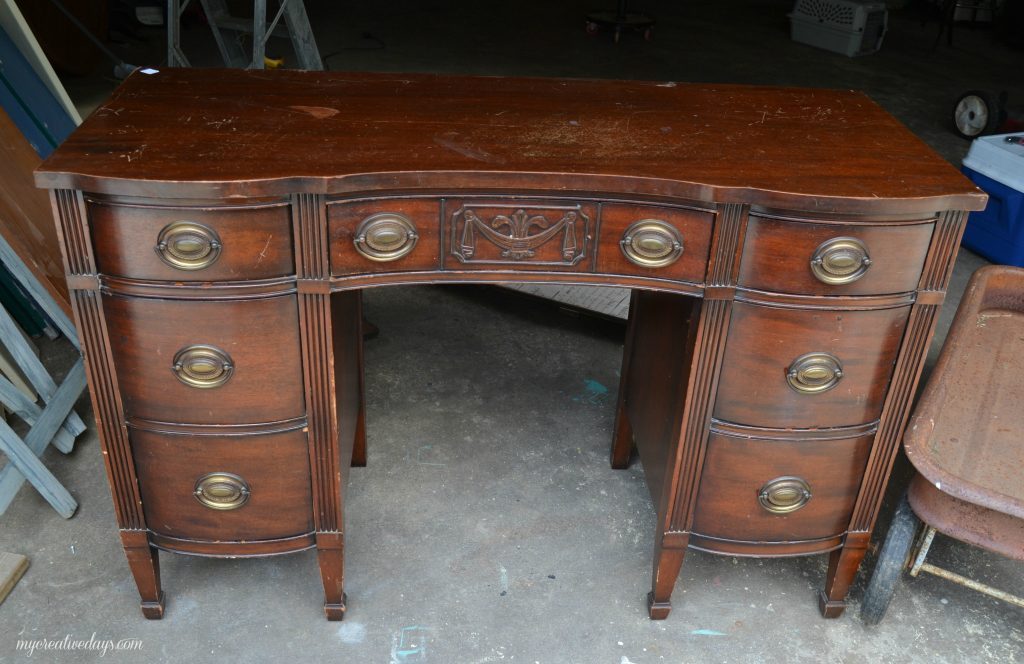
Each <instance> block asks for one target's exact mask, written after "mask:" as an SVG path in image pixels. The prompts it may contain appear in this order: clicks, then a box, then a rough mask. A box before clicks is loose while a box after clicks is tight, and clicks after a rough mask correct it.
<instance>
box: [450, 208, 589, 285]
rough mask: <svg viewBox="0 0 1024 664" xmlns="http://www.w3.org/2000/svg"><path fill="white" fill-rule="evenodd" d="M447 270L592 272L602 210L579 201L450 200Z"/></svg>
mask: <svg viewBox="0 0 1024 664" xmlns="http://www.w3.org/2000/svg"><path fill="white" fill-rule="evenodd" d="M445 210H446V217H447V218H446V219H445V221H444V223H445V233H446V238H447V241H446V246H445V251H446V254H445V259H444V262H445V268H446V269H451V270H459V269H488V270H494V269H502V268H506V269H515V270H534V269H536V270H545V271H558V272H565V271H569V272H589V271H590V269H591V267H592V266H593V252H594V226H595V220H596V219H597V205H596V204H595V203H591V202H577V201H573V200H568V199H567V200H561V201H538V200H526V199H523V200H517V199H506V200H495V199H462V200H458V199H456V200H449V201H448V202H447V204H446V206H445Z"/></svg>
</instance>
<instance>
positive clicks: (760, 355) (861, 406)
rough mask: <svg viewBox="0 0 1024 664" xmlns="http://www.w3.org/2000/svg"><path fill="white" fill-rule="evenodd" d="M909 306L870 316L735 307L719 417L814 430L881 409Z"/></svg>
mask: <svg viewBox="0 0 1024 664" xmlns="http://www.w3.org/2000/svg"><path fill="white" fill-rule="evenodd" d="M909 313H910V306H909V305H906V306H900V307H895V308H892V309H876V310H868V311H837V310H829V309H789V308H780V307H770V306H763V305H757V304H751V303H747V302H737V303H736V304H735V305H733V314H732V320H731V322H730V324H729V333H728V335H727V337H726V346H725V359H724V361H723V363H722V373H721V376H720V378H719V393H718V397H717V399H716V402H715V412H714V416H715V417H716V418H718V419H720V420H725V421H727V422H733V423H736V424H743V425H750V426H762V427H772V428H779V429H787V428H796V429H810V428H819V427H839V426H852V425H857V424H865V423H867V422H871V421H874V420H875V419H877V418H878V416H879V415H880V413H881V412H882V402H883V401H884V399H885V394H886V391H887V390H888V385H889V379H890V376H891V375H892V371H893V366H894V364H895V362H896V355H897V353H898V351H899V347H900V341H901V339H902V337H903V329H904V327H905V326H906V322H907V316H908V315H909Z"/></svg>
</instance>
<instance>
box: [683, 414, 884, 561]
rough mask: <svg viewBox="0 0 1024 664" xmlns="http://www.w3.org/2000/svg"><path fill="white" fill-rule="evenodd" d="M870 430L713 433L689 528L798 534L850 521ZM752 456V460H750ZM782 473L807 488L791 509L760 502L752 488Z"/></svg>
mask: <svg viewBox="0 0 1024 664" xmlns="http://www.w3.org/2000/svg"><path fill="white" fill-rule="evenodd" d="M873 438H874V436H873V434H868V435H864V436H860V437H857V438H846V439H838V440H803V441H792V440H790V441H785V440H765V439H756V438H737V437H732V436H725V435H722V434H720V433H712V434H711V438H710V440H709V441H708V451H707V455H706V456H705V458H704V470H703V473H702V474H701V481H700V491H699V492H698V493H697V511H696V516H695V517H694V520H693V532H694V533H695V534H699V535H705V536H709V537H717V538H722V539H731V540H748V541H751V542H765V541H776V542H784V541H797V540H811V539H823V538H826V537H830V536H834V535H839V534H842V533H844V532H845V531H846V527H847V525H849V522H850V514H851V513H852V512H853V503H854V500H855V499H856V496H857V488H858V487H859V486H860V481H861V475H862V474H863V473H864V464H865V463H866V462H867V458H868V452H869V451H870V449H871V441H872V439H873ZM751 459H758V463H757V464H752V463H750V460H751ZM783 476H793V477H799V478H801V479H803V480H805V481H806V482H807V484H808V485H809V486H810V488H811V493H812V497H811V499H810V500H809V501H808V502H807V504H806V505H805V506H803V507H802V508H800V509H799V510H797V511H795V512H792V513H790V514H772V513H771V512H768V511H766V510H765V509H764V508H763V507H761V505H760V503H758V500H757V494H758V491H759V490H760V489H761V487H762V486H764V485H765V484H766V483H767V482H769V481H771V480H773V479H775V478H778V477H783Z"/></svg>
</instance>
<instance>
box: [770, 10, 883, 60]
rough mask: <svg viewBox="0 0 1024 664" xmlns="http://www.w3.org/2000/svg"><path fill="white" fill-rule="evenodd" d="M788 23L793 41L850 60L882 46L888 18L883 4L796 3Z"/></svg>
mask: <svg viewBox="0 0 1024 664" xmlns="http://www.w3.org/2000/svg"><path fill="white" fill-rule="evenodd" d="M789 21H790V28H791V34H792V38H793V41H795V42H800V43H801V44H809V45H811V46H817V47H818V48H823V49H825V50H828V51H833V52H835V53H842V54H844V55H847V56H850V57H852V56H855V55H867V54H868V53H874V52H875V51H877V50H878V49H880V48H881V47H882V38H883V37H884V36H885V30H886V27H887V26H888V21H889V15H888V12H886V9H885V3H884V2H876V1H865V2H858V1H857V0H797V2H796V5H795V6H794V7H793V12H792V13H791V14H790V15H789Z"/></svg>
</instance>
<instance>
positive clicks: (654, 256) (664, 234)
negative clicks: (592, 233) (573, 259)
mask: <svg viewBox="0 0 1024 664" xmlns="http://www.w3.org/2000/svg"><path fill="white" fill-rule="evenodd" d="M714 218H715V215H714V214H713V213H712V212H709V211H706V210H691V209H687V208H673V207H665V206H654V205H637V204H628V203H605V204H603V205H601V234H600V242H599V246H598V253H597V271H598V272H601V273H604V274H625V275H638V276H643V277H654V278H659V279H673V280H677V281H689V282H693V283H701V282H703V281H704V273H705V271H706V270H707V264H708V252H709V250H710V245H711V229H712V226H713V224H714ZM675 244H678V247H675V246H674V245H675ZM645 245H646V246H645ZM647 247H650V248H649V249H648V248H647Z"/></svg>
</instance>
